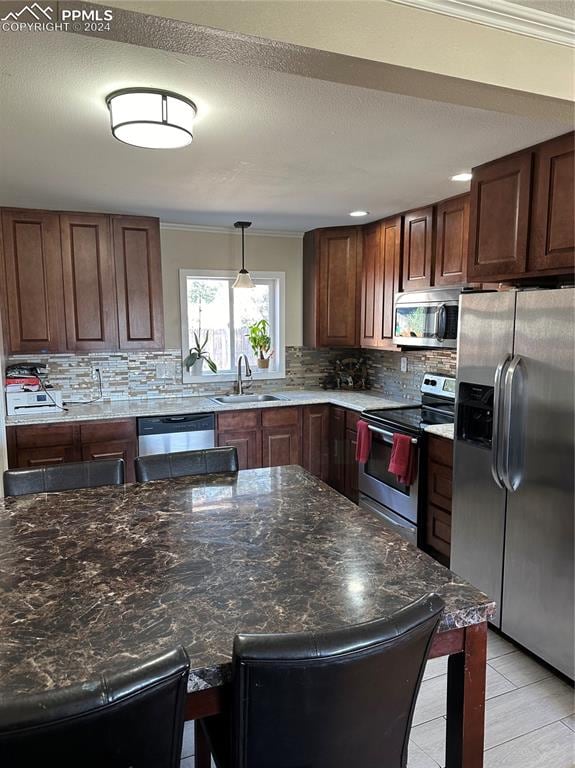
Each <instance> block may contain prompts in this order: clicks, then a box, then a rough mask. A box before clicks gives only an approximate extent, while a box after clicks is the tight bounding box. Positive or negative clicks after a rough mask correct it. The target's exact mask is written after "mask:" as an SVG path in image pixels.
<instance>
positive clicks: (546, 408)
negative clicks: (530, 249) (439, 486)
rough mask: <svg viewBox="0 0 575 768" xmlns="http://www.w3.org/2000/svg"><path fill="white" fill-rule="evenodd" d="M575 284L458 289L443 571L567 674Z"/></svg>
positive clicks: (510, 632) (501, 625) (506, 628)
mask: <svg viewBox="0 0 575 768" xmlns="http://www.w3.org/2000/svg"><path fill="white" fill-rule="evenodd" d="M574 309H575V289H573V288H565V289H556V290H523V291H508V292H498V293H476V294H468V295H463V296H462V298H461V303H460V319H459V345H458V366H457V407H456V423H455V435H456V440H455V447H454V489H453V516H452V526H453V527H452V539H451V553H452V554H451V568H452V569H453V570H454V571H455V572H456V573H458V574H459V575H461V576H463V577H464V578H466V579H467V580H468V581H470V582H471V583H472V584H474V585H475V586H477V587H479V588H480V589H482V590H483V591H485V592H486V593H487V594H489V595H490V596H491V597H492V598H494V599H495V600H496V601H497V606H498V607H497V614H496V616H495V619H494V624H495V625H496V626H497V627H499V628H500V629H501V630H502V631H503V632H504V633H505V634H507V635H509V637H511V638H513V639H514V640H516V641H517V642H519V643H521V644H522V645H523V646H525V647H526V648H528V649H529V650H531V651H532V652H533V653H535V654H537V655H538V656H540V657H541V658H542V659H544V660H545V661H547V662H548V663H549V664H551V665H553V666H554V667H556V668H557V669H559V670H560V671H561V672H563V673H564V674H566V675H568V676H569V677H570V678H572V679H573V677H574V676H575V670H574V658H573V656H574V631H573V626H574V609H573V605H574V586H573V585H574V571H573V548H574V544H573V535H574V530H573V518H574V499H573V488H574V466H575V465H574V459H575V456H574V437H573V431H574V430H573V426H574V418H575V413H574V398H575V393H574V387H573V376H574V354H573V351H574V346H575V336H574V319H575V312H574Z"/></svg>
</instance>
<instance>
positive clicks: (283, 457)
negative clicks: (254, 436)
mask: <svg viewBox="0 0 575 768" xmlns="http://www.w3.org/2000/svg"><path fill="white" fill-rule="evenodd" d="M300 447H301V446H300V430H299V427H297V426H289V427H288V426H286V427H264V429H263V430H262V466H264V467H282V466H286V465H288V464H300V463H301V450H300Z"/></svg>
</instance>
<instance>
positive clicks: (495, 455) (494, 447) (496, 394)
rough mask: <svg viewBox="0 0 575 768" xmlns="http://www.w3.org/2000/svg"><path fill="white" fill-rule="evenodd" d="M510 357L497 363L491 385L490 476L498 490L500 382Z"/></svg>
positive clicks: (499, 476)
mask: <svg viewBox="0 0 575 768" xmlns="http://www.w3.org/2000/svg"><path fill="white" fill-rule="evenodd" d="M510 360H511V355H505V357H504V358H503V360H501V362H500V363H499V365H498V366H497V368H496V369H495V381H494V384H493V433H492V435H491V475H492V477H493V479H494V480H495V483H496V485H498V486H499V488H504V487H505V486H504V484H503V479H502V477H501V474H500V471H499V465H500V449H501V446H500V439H499V432H500V430H499V422H500V420H501V395H502V392H503V390H502V387H501V382H502V380H503V371H504V369H505V367H506V366H507V364H508V363H509V361H510Z"/></svg>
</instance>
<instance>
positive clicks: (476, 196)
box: [467, 151, 532, 280]
mask: <svg viewBox="0 0 575 768" xmlns="http://www.w3.org/2000/svg"><path fill="white" fill-rule="evenodd" d="M531 165H532V153H531V151H526V152H520V153H516V154H514V155H509V156H508V157H502V158H500V159H499V160H495V161H494V162H492V163H487V164H486V165H482V166H480V167H479V168H474V169H473V179H472V181H471V203H470V214H469V256H468V263H467V278H468V279H469V280H499V279H505V278H508V279H509V278H513V277H515V276H517V275H520V274H522V273H524V272H525V267H526V263H527V246H528V234H529V207H530V197H531Z"/></svg>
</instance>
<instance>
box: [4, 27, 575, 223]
mask: <svg viewBox="0 0 575 768" xmlns="http://www.w3.org/2000/svg"><path fill="white" fill-rule="evenodd" d="M2 44H3V47H2V52H1V56H0V104H1V105H2V109H1V111H0V137H1V141H0V152H1V153H2V154H1V155H0V168H1V175H2V184H1V188H0V204H2V205H20V206H29V207H46V208H53V209H62V208H69V209H76V210H105V211H111V212H113V211H123V212H127V213H130V212H131V213H137V214H149V215H158V216H160V217H161V218H162V219H163V220H164V221H171V222H179V223H189V224H199V225H208V226H210V225H216V226H227V225H230V224H231V223H232V222H233V221H236V220H237V219H239V218H244V217H245V218H248V219H250V220H252V221H253V222H254V225H255V226H256V227H260V228H263V229H282V230H291V231H303V230H305V229H310V228H313V227H315V226H327V225H331V224H344V223H349V222H350V221H352V220H350V219H349V217H348V215H347V213H348V211H350V210H353V209H356V208H365V209H367V210H369V211H370V212H371V216H370V218H371V219H375V218H379V217H381V216H384V215H387V214H390V213H394V212H397V211H399V210H403V209H407V208H409V207H413V206H416V205H420V204H425V203H427V202H431V201H433V200H437V199H440V198H442V197H448V196H450V195H453V194H457V193H458V192H460V191H463V190H464V188H465V185H461V184H457V183H454V182H451V181H449V176H450V175H452V174H453V173H456V172H458V171H461V170H464V169H467V168H470V167H471V166H473V165H477V164H478V163H481V162H484V161H487V160H490V159H492V158H494V157H498V156H500V155H503V154H506V153H507V152H510V151H513V150H515V149H519V148H521V147H524V146H527V145H529V144H532V143H535V142H537V141H541V140H544V139H546V138H549V137H551V136H554V135H557V134H559V133H561V132H564V131H567V130H569V128H570V126H569V125H567V124H565V123H560V122H558V121H552V120H533V119H527V118H522V117H517V116H510V115H503V114H500V113H494V112H487V111H482V110H477V109H472V108H468V107H460V106H455V105H447V104H442V103H439V102H433V101H429V100H424V99H415V98H411V97H406V96H400V95H396V94H389V93H384V92H379V91H372V90H367V89H363V88H354V87H350V86H343V85H338V84H335V83H326V82H322V81H318V80H310V79H306V78H302V77H297V76H293V75H285V74H279V73H275V72H271V71H266V70H259V69H249V68H242V67H237V66H236V67H232V66H230V65H227V64H223V63H216V62H211V61H209V60H206V59H196V58H191V57H185V56H179V57H176V56H174V55H172V54H169V53H166V52H163V51H158V50H149V49H144V48H138V47H135V46H129V45H122V44H119V43H111V42H108V41H102V40H94V39H87V38H82V37H79V36H76V35H59V34H45V33H44V34H42V33H41V34H39V35H37V34H36V35H35V34H26V35H13V36H12V35H3V39H2ZM136 85H144V86H159V87H164V88H167V89H170V90H174V91H178V92H181V93H182V94H184V95H186V96H189V97H190V98H192V99H193V100H194V101H196V103H197V104H198V107H199V119H198V121H197V125H196V131H195V141H194V143H193V144H192V146H191V147H189V148H186V149H181V150H172V151H157V150H156V151H154V150H142V149H136V148H132V147H128V146H126V145H124V144H121V143H120V142H117V141H116V140H115V139H113V138H112V136H111V133H110V130H109V120H108V113H107V109H106V107H105V103H104V97H105V95H106V94H107V93H109V92H111V91H113V90H115V89H116V88H121V87H127V86H136Z"/></svg>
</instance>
